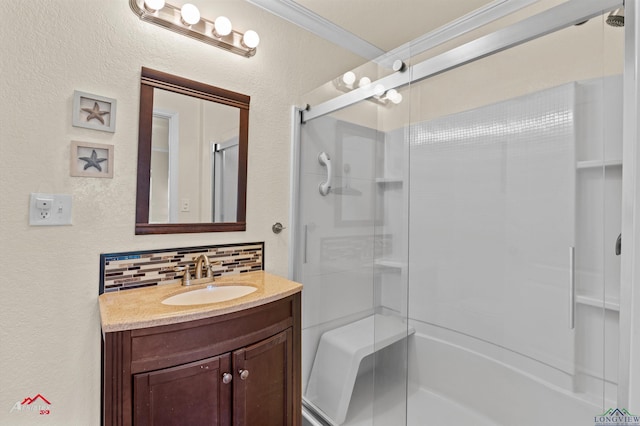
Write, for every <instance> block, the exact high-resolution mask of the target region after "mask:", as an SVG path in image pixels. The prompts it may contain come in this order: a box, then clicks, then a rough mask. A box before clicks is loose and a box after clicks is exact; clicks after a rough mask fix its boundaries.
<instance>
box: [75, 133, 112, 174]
mask: <svg viewBox="0 0 640 426" xmlns="http://www.w3.org/2000/svg"><path fill="white" fill-rule="evenodd" d="M71 176H82V177H99V178H112V177H113V145H105V144H101V143H90V142H77V141H71Z"/></svg>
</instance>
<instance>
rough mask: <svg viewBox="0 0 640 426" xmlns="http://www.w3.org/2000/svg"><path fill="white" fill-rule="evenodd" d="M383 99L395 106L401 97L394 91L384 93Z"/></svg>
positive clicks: (400, 100)
mask: <svg viewBox="0 0 640 426" xmlns="http://www.w3.org/2000/svg"><path fill="white" fill-rule="evenodd" d="M384 97H385V98H386V99H388V100H390V101H391V102H393V103H394V104H396V105H398V104H399V103H400V102H402V95H401V94H400V93H399V92H398V91H397V90H396V89H389V90H387V93H385V95H384Z"/></svg>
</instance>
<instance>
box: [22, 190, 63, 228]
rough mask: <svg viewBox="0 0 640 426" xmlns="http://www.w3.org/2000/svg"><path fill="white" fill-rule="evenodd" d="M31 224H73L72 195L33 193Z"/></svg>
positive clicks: (30, 209) (30, 204)
mask: <svg viewBox="0 0 640 426" xmlns="http://www.w3.org/2000/svg"><path fill="white" fill-rule="evenodd" d="M29 225H33V226H55V225H71V195H67V194H40V193H35V192H32V193H31V197H30V201H29Z"/></svg>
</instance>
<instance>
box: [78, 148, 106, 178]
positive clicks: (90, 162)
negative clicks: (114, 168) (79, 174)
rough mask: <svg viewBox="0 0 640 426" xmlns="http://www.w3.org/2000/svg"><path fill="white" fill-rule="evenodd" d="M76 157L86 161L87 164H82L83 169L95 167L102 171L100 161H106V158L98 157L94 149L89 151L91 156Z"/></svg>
mask: <svg viewBox="0 0 640 426" xmlns="http://www.w3.org/2000/svg"><path fill="white" fill-rule="evenodd" d="M78 159H79V160H82V161H86V162H87V164H85V165H84V170H87V169H88V168H89V167H95V168H96V169H98V171H99V172H101V171H102V166H101V165H100V163H102V162H103V161H107V159H106V158H98V154H97V153H96V150H95V149H94V150H92V151H91V157H78Z"/></svg>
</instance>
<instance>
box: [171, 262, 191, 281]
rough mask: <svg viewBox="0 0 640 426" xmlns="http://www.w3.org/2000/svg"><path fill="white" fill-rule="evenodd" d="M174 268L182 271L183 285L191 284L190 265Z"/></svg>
mask: <svg viewBox="0 0 640 426" xmlns="http://www.w3.org/2000/svg"><path fill="white" fill-rule="evenodd" d="M173 270H174V271H175V272H178V273H179V272H182V285H189V284H191V270H190V268H189V266H176V267H174V268H173ZM176 275H177V274H176Z"/></svg>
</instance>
